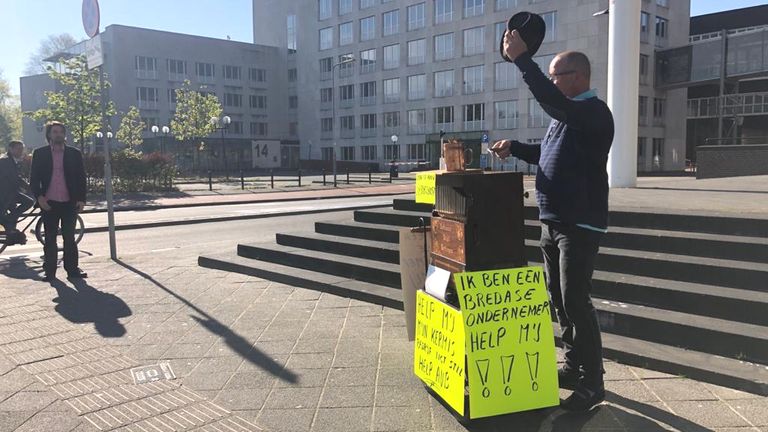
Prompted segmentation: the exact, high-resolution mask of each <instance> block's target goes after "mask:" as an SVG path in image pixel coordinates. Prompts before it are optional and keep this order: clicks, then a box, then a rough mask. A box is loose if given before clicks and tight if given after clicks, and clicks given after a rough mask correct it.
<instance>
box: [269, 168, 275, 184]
mask: <svg viewBox="0 0 768 432" xmlns="http://www.w3.org/2000/svg"><path fill="white" fill-rule="evenodd" d="M269 184H270V186H271V187H272V189H274V188H275V171H274V170H269Z"/></svg>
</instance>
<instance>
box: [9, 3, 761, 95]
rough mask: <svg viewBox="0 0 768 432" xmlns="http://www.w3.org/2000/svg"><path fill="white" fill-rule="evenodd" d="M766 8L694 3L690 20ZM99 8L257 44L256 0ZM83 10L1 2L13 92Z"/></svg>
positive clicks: (141, 22)
mask: <svg viewBox="0 0 768 432" xmlns="http://www.w3.org/2000/svg"><path fill="white" fill-rule="evenodd" d="M285 1H289V0H285ZM299 1H313V0H299ZM487 1H489V2H490V1H492V0H487ZM670 1H676V0H670ZM765 3H766V0H691V16H695V15H702V14H707V13H712V12H718V11H721V10H725V9H738V8H742V7H748V6H756V5H761V4H765ZM99 4H100V6H101V29H102V30H103V29H104V27H106V26H107V25H110V24H122V25H129V26H135V27H146V28H151V29H156V30H166V31H171V32H178V33H187V34H195V35H200V36H208V37H215V38H221V39H226V38H227V36H230V37H231V39H232V40H236V41H241V42H253V28H252V27H251V25H252V24H251V21H252V19H253V18H252V17H253V14H252V8H253V3H252V0H100V1H99ZM81 6H82V0H0V23H1V24H0V40H1V41H3V42H2V44H0V70H2V72H3V76H4V77H5V78H6V79H7V80H8V81H9V82H10V84H11V87H12V89H13V91H14V93H18V89H19V77H20V76H22V75H23V71H24V67H25V65H26V63H27V60H28V59H29V56H30V53H33V52H34V51H35V50H37V48H38V46H39V45H40V41H42V40H43V39H45V38H46V37H47V36H48V35H50V34H59V33H69V34H71V35H72V36H74V37H75V38H77V39H80V38H85V37H86V35H85V30H83V25H82V19H81V15H80V11H81Z"/></svg>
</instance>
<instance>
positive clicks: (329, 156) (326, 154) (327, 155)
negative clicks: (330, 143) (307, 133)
mask: <svg viewBox="0 0 768 432" xmlns="http://www.w3.org/2000/svg"><path fill="white" fill-rule="evenodd" d="M321 151H322V158H323V160H326V161H329V160H333V147H323V148H322V149H321Z"/></svg>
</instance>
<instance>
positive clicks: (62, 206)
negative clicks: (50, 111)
mask: <svg viewBox="0 0 768 432" xmlns="http://www.w3.org/2000/svg"><path fill="white" fill-rule="evenodd" d="M66 137H67V128H66V126H64V124H62V123H59V122H49V123H48V124H46V125H45V138H46V140H47V141H48V144H49V145H48V146H46V147H40V148H38V149H36V150H35V151H34V153H33V154H32V169H31V173H30V179H29V186H30V189H32V193H33V194H34V195H35V198H36V199H37V203H38V205H39V206H40V208H41V209H42V218H43V225H44V227H45V233H46V236H45V247H44V250H45V262H44V264H43V270H44V271H45V277H44V278H43V280H44V281H46V282H51V281H53V280H54V279H55V278H56V268H57V258H58V250H59V247H58V245H57V243H56V237H57V236H56V233H57V232H58V231H59V224H61V237H62V238H63V240H64V270H66V271H67V277H68V278H86V277H88V275H87V274H86V273H85V272H83V271H82V270H80V268H79V267H78V251H77V243H76V242H75V223H76V222H77V213H79V212H81V211H82V210H83V207H84V206H85V194H86V183H85V167H84V165H83V155H82V154H81V153H80V150H78V149H76V148H74V147H70V146H68V145H66V144H67V142H66V139H67V138H66Z"/></svg>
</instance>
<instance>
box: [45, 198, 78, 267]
mask: <svg viewBox="0 0 768 432" xmlns="http://www.w3.org/2000/svg"><path fill="white" fill-rule="evenodd" d="M48 204H49V205H50V206H51V210H50V211H45V210H43V211H42V218H43V226H44V227H45V245H44V247H43V250H44V251H45V262H44V264H43V270H44V271H45V274H47V275H50V276H53V275H55V274H56V267H57V265H56V260H57V258H58V252H59V246H58V244H57V243H56V237H57V233H58V231H59V224H61V237H62V238H63V240H64V270H66V271H67V273H71V272H75V271H76V270H77V268H78V265H79V264H78V251H77V243H75V224H76V223H77V211H75V205H74V204H73V203H71V202H66V203H64V202H56V201H48Z"/></svg>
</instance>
